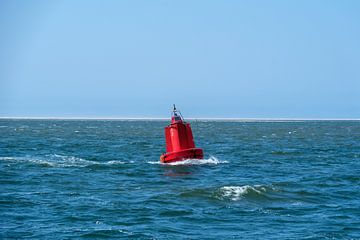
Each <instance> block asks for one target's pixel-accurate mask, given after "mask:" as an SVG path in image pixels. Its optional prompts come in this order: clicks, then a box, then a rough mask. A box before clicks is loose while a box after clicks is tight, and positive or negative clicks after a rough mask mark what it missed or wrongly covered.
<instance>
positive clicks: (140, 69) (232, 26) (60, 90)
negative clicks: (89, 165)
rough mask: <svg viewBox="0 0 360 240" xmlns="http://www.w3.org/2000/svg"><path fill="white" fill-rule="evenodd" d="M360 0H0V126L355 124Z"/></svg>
mask: <svg viewBox="0 0 360 240" xmlns="http://www.w3.org/2000/svg"><path fill="white" fill-rule="evenodd" d="M359 13H360V1H357V0H354V1H351V0H348V1H331V0H304V1H288V0H284V1H277V0H274V1H268V0H263V1H259V0H251V1H240V0H234V1H231V0H229V1H220V0H219V1H211V0H203V1H201V0H198V1H190V0H189V1H170V0H166V1H165V0H162V1H160V0H153V1H147V0H144V1H139V0H129V1H126V0H123V1H117V0H116V1H111V0H106V1H100V0H98V1H91V0H76V1H73V0H64V1H51V0H50V1H39V0H33V1H25V0H24V1H21V0H19V1H12V0H2V1H0V117H168V116H169V114H170V111H171V108H172V104H173V103H176V104H177V106H178V108H179V109H180V110H181V111H182V113H183V115H184V117H185V118H186V117H195V118H196V117H204V118H212V117H214V118H360V14H359Z"/></svg>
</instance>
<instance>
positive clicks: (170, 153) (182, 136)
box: [160, 104, 204, 163]
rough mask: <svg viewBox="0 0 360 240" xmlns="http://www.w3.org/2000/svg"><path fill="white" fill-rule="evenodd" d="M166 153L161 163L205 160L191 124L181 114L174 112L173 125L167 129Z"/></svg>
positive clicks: (161, 158) (162, 156)
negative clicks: (195, 141)
mask: <svg viewBox="0 0 360 240" xmlns="http://www.w3.org/2000/svg"><path fill="white" fill-rule="evenodd" d="M165 140H166V153H164V154H162V155H161V156H160V162H162V163H170V162H176V161H181V160H184V159H203V157H204V154H203V150H202V149H201V148H196V147H195V143H194V138H193V134H192V131H191V127H190V124H189V123H187V122H185V121H184V119H183V117H182V116H181V113H180V112H178V111H177V110H176V107H175V104H174V110H173V112H172V116H171V124H170V125H168V126H167V127H165Z"/></svg>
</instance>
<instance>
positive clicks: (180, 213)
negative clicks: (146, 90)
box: [0, 119, 360, 239]
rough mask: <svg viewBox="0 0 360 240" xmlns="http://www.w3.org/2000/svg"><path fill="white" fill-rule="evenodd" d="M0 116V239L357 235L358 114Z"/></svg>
mask: <svg viewBox="0 0 360 240" xmlns="http://www.w3.org/2000/svg"><path fill="white" fill-rule="evenodd" d="M190 123H191V126H192V129H193V134H194V137H195V143H196V146H197V147H201V148H203V149H204V153H205V158H204V159H203V160H194V159H187V160H184V161H182V162H176V163H172V164H161V163H160V162H159V156H160V155H161V154H162V153H163V152H164V151H165V141H164V127H165V126H166V125H167V124H169V121H168V120H167V121H165V120H61V119H60V120H59V119H47V120H46V119H1V120H0V239H28V238H29V239H102V238H109V239H360V121H245V120H231V121H230V120H228V121H226V120H223V121H220V120H219V121H213V120H191V121H190Z"/></svg>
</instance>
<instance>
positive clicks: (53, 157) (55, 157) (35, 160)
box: [0, 154, 125, 167]
mask: <svg viewBox="0 0 360 240" xmlns="http://www.w3.org/2000/svg"><path fill="white" fill-rule="evenodd" d="M0 161H10V162H14V163H30V164H36V165H41V166H44V167H88V166H92V165H100V166H106V165H116V164H125V162H122V161H116V160H112V161H107V162H96V161H90V160H86V159H83V158H79V157H75V156H66V155H59V154H50V155H46V156H41V157H28V156H26V157H0Z"/></svg>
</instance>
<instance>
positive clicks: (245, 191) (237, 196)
mask: <svg viewBox="0 0 360 240" xmlns="http://www.w3.org/2000/svg"><path fill="white" fill-rule="evenodd" d="M267 191H268V188H267V187H265V186H262V185H254V186H250V185H245V186H224V187H221V188H220V189H219V190H218V193H217V198H218V199H220V200H230V201H239V200H241V199H243V198H245V197H259V196H262V195H264V194H265V193H266V192H267Z"/></svg>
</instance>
